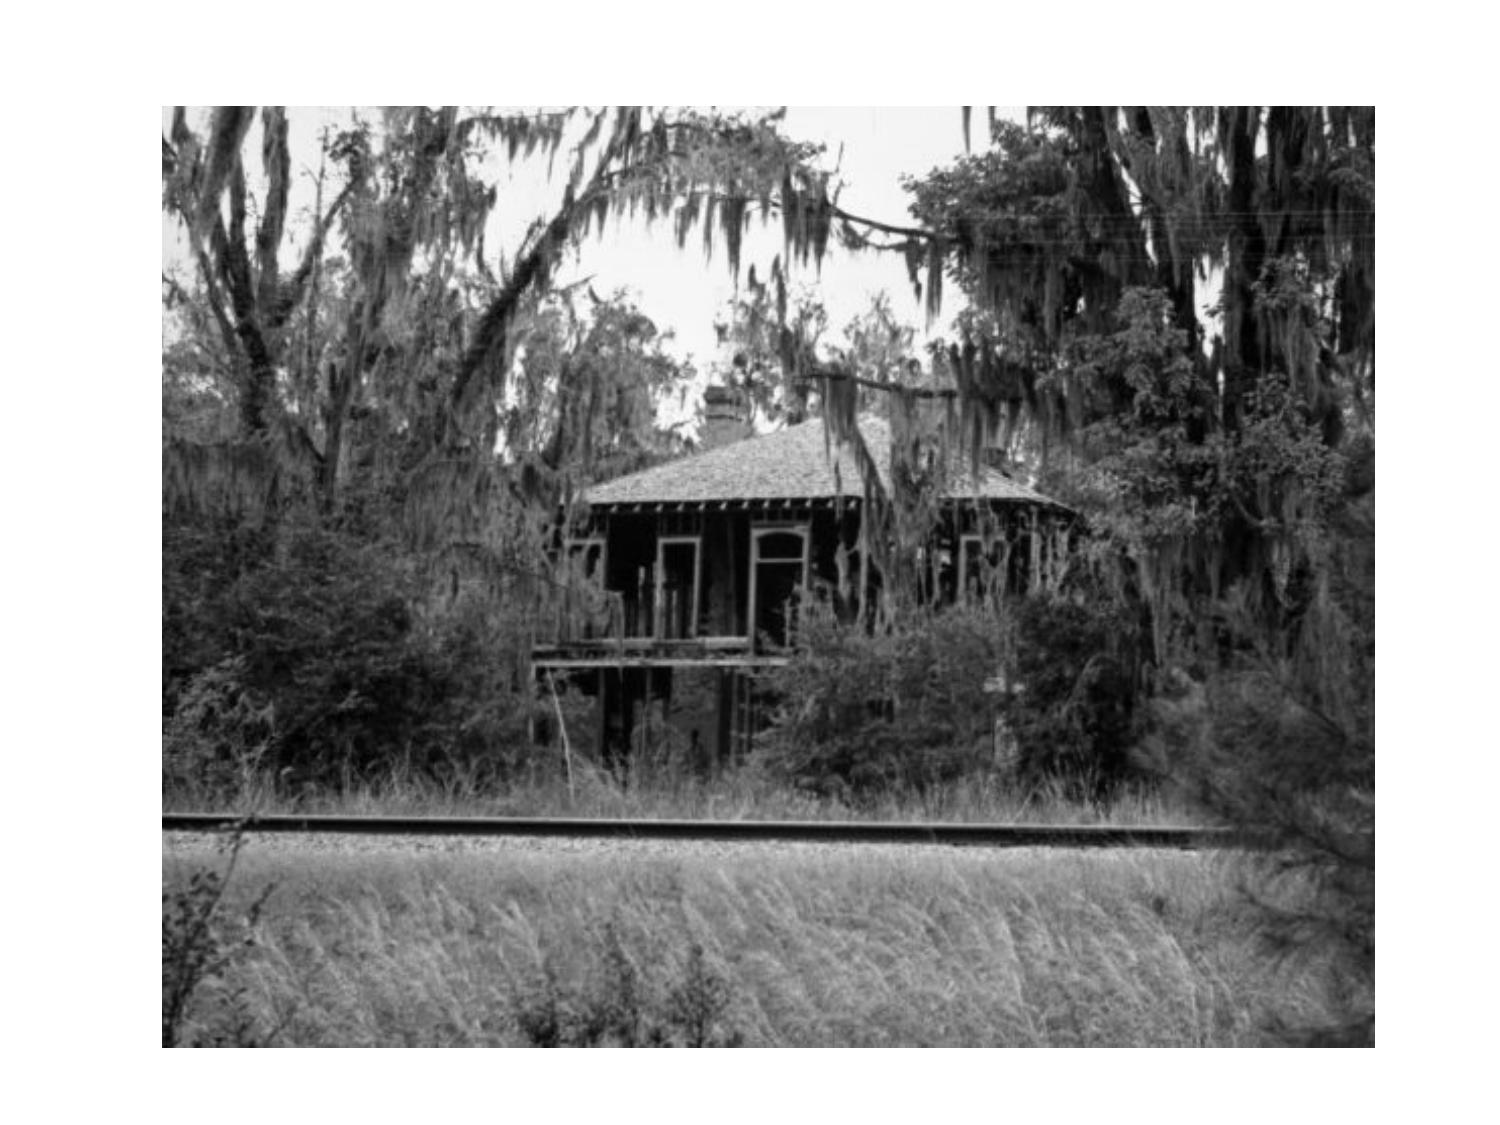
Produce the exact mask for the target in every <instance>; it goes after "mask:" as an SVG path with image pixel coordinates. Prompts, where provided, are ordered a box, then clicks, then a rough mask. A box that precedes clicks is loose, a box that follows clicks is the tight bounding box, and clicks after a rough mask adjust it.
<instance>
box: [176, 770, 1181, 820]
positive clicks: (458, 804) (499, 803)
mask: <svg viewBox="0 0 1500 1125" xmlns="http://www.w3.org/2000/svg"><path fill="white" fill-rule="evenodd" d="M577 765H578V769H577V772H576V774H575V776H574V779H573V784H572V785H571V786H569V784H568V783H567V781H566V780H565V779H564V778H561V777H557V776H551V775H542V776H538V777H533V778H530V779H522V780H519V781H517V782H515V783H513V784H511V785H508V786H506V787H504V788H503V789H500V790H498V791H493V790H489V789H487V788H485V787H484V786H481V785H478V784H474V783H472V782H470V781H468V780H466V779H463V778H455V779H452V780H450V781H449V782H448V783H447V784H439V783H436V782H432V781H424V780H419V779H415V778H410V777H402V776H400V775H395V776H392V777H390V778H388V779H386V780H384V781H382V782H378V783H373V784H356V785H351V786H349V787H348V788H346V789H343V790H340V791H338V792H324V793H312V794H303V795H298V796H292V795H288V794H286V793H283V792H278V791H277V790H276V788H275V787H274V786H272V785H269V784H266V783H263V782H258V783H253V784H252V785H251V786H250V787H249V788H247V789H245V790H242V791H241V792H240V793H238V794H235V795H234V796H233V797H226V796H225V795H223V794H220V793H210V792H197V791H193V790H190V789H178V790H175V791H170V792H167V793H165V794H164V796H163V809H164V811H168V812H201V811H232V812H246V811H251V810H253V811H255V812H258V813H262V814H270V813H293V812H299V813H325V814H341V815H368V816H379V815H389V816H396V815H404V816H559V817H563V816H570V817H571V816H578V817H600V818H603V817H629V818H643V819H669V820H670V819H704V820H857V821H936V822H941V823H974V822H995V823H1020V824H1116V825H1132V824H1194V823H1198V822H1199V820H1198V819H1197V818H1195V817H1194V816H1193V815H1192V814H1191V813H1190V812H1189V811H1188V810H1187V809H1186V808H1185V807H1183V806H1181V805H1179V804H1176V803H1174V802H1173V801H1171V800H1170V799H1168V798H1164V797H1162V796H1160V795H1158V794H1155V793H1151V792H1145V791H1132V792H1126V793H1124V794H1122V795H1120V796H1119V797H1118V798H1117V799H1116V800H1115V801H1113V802H1111V803H1110V804H1108V805H1090V804H1083V803H1079V802H1075V801H1069V800H1066V799H1065V798H1063V797H1062V796H1061V795H1060V794H1059V793H1058V792H1055V791H1047V790H1027V789H1022V788H1018V787H1015V786H1011V785H1007V784H1005V783H1003V782H1002V781H1000V780H998V779H997V778H993V777H973V778H969V779H966V780H964V781H961V782H957V783H954V784H950V785H945V786H938V787H934V788H932V789H929V790H927V791H926V792H923V793H914V792H908V793H903V794H897V795H891V796H886V797H883V798H880V799H878V800H874V801H870V802H866V803H863V804H859V805H852V806H851V805H847V804H843V803H841V802H839V801H836V800H819V799H817V798H814V797H812V796H809V795H805V794H801V793H797V792H795V791H792V790H789V789H788V788H787V787H786V786H785V785H783V784H778V783H776V782H775V781H773V780H771V779H769V778H767V777H766V776H764V775H763V774H761V773H759V772H757V771H756V770H754V769H740V770H737V771H732V772H729V773H725V774H723V775H721V776H719V777H717V778H714V779H712V780H704V779H700V778H694V777H691V776H684V775H683V774H682V773H681V772H670V773H669V772H663V773H661V774H659V775H656V774H650V773H642V774H638V775H637V776H635V777H633V778H630V779H628V781H627V782H624V783H622V782H621V781H619V780H617V779H615V778H614V777H613V776H611V775H610V774H607V773H605V772H603V771H600V770H596V769H593V768H591V767H588V766H586V765H584V764H583V763H577Z"/></svg>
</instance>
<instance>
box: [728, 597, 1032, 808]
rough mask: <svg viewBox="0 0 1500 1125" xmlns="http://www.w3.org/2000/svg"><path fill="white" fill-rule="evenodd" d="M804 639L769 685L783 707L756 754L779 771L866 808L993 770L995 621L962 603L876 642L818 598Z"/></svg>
mask: <svg viewBox="0 0 1500 1125" xmlns="http://www.w3.org/2000/svg"><path fill="white" fill-rule="evenodd" d="M799 640H800V641H801V647H800V649H799V651H798V653H797V654H796V655H795V656H794V657H793V659H792V661H791V663H790V664H788V665H787V666H786V667H784V668H781V669H778V670H777V671H776V672H775V673H773V674H771V675H769V676H768V677H767V678H766V686H767V687H768V688H769V691H770V694H771V695H773V696H774V697H776V698H778V699H779V705H778V707H777V710H776V712H775V714H774V716H773V720H772V725H771V727H770V729H769V730H768V731H767V732H766V733H765V734H763V735H762V736H761V738H760V740H759V742H758V745H757V750H756V759H757V761H758V762H759V763H760V764H761V765H762V766H764V768H766V769H767V770H768V771H769V772H770V773H771V774H772V775H773V776H776V777H780V778H782V779H785V780H788V781H791V782H792V783H793V784H795V785H796V786H797V787H798V788H801V789H804V790H807V791H810V792H812V793H815V794H817V795H818V796H821V797H834V798H838V799H840V800H843V801H845V802H846V803H857V802H859V801H862V800H867V799H872V798H876V797H878V796H881V795H889V794H891V793H901V792H922V791H924V790H926V789H927V788H929V787H931V786H933V785H935V784H940V783H944V782H949V781H952V780H954V779H956V778H958V777H960V776H963V775H965V774H972V773H978V772H982V771H984V770H986V769H987V768H989V767H990V766H991V764H992V761H993V733H994V723H993V715H994V704H993V701H992V700H991V699H990V698H989V697H987V696H986V695H985V693H984V683H985V679H986V678H987V677H988V676H990V675H992V674H993V673H994V671H995V670H996V669H997V668H998V667H999V666H1000V654H1001V652H1002V649H1003V636H1002V633H1001V631H1000V630H999V628H998V627H997V626H996V624H995V622H994V620H993V619H992V618H990V617H989V616H988V615H987V614H985V613H983V612H981V611H977V610H974V609H970V608H968V607H953V608H950V609H947V610H944V611H941V612H936V613H931V614H924V615H922V616H920V617H913V618H912V619H910V620H908V621H906V622H903V623H900V624H898V625H896V626H895V627H893V628H892V629H890V630H889V631H888V632H883V633H878V634H874V635H870V634H867V633H866V632H865V631H864V629H863V628H862V627H861V626H860V625H859V624H857V623H855V624H846V623H843V622H841V621H839V620H838V618H837V617H836V616H835V615H834V613H833V612H832V610H831V609H830V608H829V607H828V606H827V605H826V604H825V603H821V602H812V603H810V604H808V605H807V606H806V607H805V609H804V614H803V620H802V625H801V627H800V631H799Z"/></svg>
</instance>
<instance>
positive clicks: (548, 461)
mask: <svg viewBox="0 0 1500 1125" xmlns="http://www.w3.org/2000/svg"><path fill="white" fill-rule="evenodd" d="M587 295H588V298H589V301H588V307H587V310H586V312H585V313H580V311H579V309H578V307H577V304H578V303H577V301H576V300H575V297H574V294H573V293H572V292H571V291H562V292H559V293H556V294H553V295H551V296H549V297H548V298H546V299H545V300H542V301H538V302H536V303H535V307H534V308H533V309H531V310H529V311H528V312H527V314H526V315H525V316H524V317H523V318H520V319H518V323H517V335H518V337H519V349H520V350H519V358H518V362H517V364H516V368H515V372H514V375H513V381H512V393H511V394H510V396H509V397H508V401H507V404H506V406H505V408H504V410H503V412H502V416H501V432H502V441H503V445H504V449H505V452H506V455H507V456H508V457H509V458H510V459H512V460H515V461H523V460H530V461H532V462H533V463H535V464H536V465H538V467H539V468H541V469H543V470H544V471H546V472H548V473H550V474H555V475H557V476H559V477H561V476H563V475H565V474H566V475H568V476H570V477H572V478H573V480H574V482H576V484H577V485H578V486H580V487H581V486H583V485H585V484H588V483H590V482H592V481H594V480H601V479H609V478H611V477H616V476H620V475H622V474H624V473H629V472H635V471H637V470H639V469H643V468H648V467H649V466H651V465H653V464H656V463H658V462H660V461H662V460H665V459H668V458H670V457H672V456H674V455H680V454H681V453H683V452H684V451H685V450H686V442H685V439H684V438H683V437H682V436H681V435H680V434H678V433H677V432H676V430H675V428H673V429H662V428H661V427H660V426H659V425H658V422H657V414H658V410H659V408H660V407H661V406H662V405H663V404H664V403H666V402H667V401H669V399H670V397H671V396H672V395H673V393H674V392H678V393H685V389H686V387H687V386H688V385H689V384H690V383H691V382H692V381H693V371H692V368H691V367H690V366H686V365H683V364H680V363H679V362H678V361H676V360H675V359H673V358H672V357H671V356H670V355H669V354H668V353H667V352H666V351H665V350H663V345H664V344H665V343H666V342H667V338H668V336H667V335H666V334H663V333H661V332H659V331H658V330H657V327H656V325H655V324H654V323H652V321H651V319H650V318H649V317H647V316H646V315H645V314H644V313H642V312H641V310H640V309H639V308H638V307H637V306H636V305H635V303H634V302H633V301H631V300H630V298H629V297H628V295H627V294H626V293H624V292H623V291H621V292H617V293H614V294H612V295H610V296H609V297H608V298H601V297H599V296H597V295H596V294H595V293H594V291H593V290H592V289H589V290H588V291H587Z"/></svg>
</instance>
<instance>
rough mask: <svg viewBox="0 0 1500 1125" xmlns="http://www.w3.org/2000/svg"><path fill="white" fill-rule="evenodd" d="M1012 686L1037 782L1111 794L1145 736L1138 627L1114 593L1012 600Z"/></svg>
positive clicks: (1008, 711) (1025, 762)
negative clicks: (1139, 716)
mask: <svg viewBox="0 0 1500 1125" xmlns="http://www.w3.org/2000/svg"><path fill="white" fill-rule="evenodd" d="M1010 612H1011V619H1012V622H1013V625H1012V628H1013V633H1014V642H1013V653H1014V655H1013V658H1012V665H1011V666H1012V668H1013V670H1014V672H1013V681H1012V690H1011V691H1010V692H1008V693H1007V694H1006V696H1005V698H1004V703H1003V712H1004V715H1005V719H1006V722H1007V724H1008V726H1009V728H1010V731H1011V734H1012V735H1013V736H1014V738H1015V739H1016V742H1017V744H1018V749H1019V762H1018V766H1019V773H1020V776H1021V779H1022V780H1023V781H1024V782H1025V783H1026V784H1028V785H1030V786H1034V787H1035V786H1056V785H1061V786H1062V787H1063V790H1064V792H1065V793H1066V795H1067V796H1069V797H1070V798H1073V799H1085V798H1087V799H1093V800H1100V799H1103V798H1106V797H1108V796H1109V795H1110V794H1111V793H1112V792H1114V790H1115V789H1116V788H1117V787H1118V786H1119V784H1120V783H1121V782H1122V781H1124V780H1125V779H1126V778H1127V776H1128V775H1129V772H1130V767H1129V758H1128V754H1127V752H1128V750H1129V747H1130V745H1131V743H1132V742H1134V740H1135V738H1136V736H1137V723H1136V675H1135V668H1136V666H1137V663H1138V660H1139V657H1138V653H1137V648H1138V633H1137V630H1136V628H1135V627H1134V622H1132V621H1131V620H1130V619H1129V618H1128V617H1127V616H1126V615H1125V614H1124V613H1123V612H1122V611H1121V610H1119V609H1117V608H1115V607H1114V606H1113V605H1111V604H1109V603H1100V602H1096V601H1093V600H1076V601H1075V600H1071V599H1064V598H1060V597H1050V596H1036V597H1030V598H1020V599H1016V600H1014V601H1013V602H1011V603H1010Z"/></svg>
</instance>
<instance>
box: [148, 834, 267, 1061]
mask: <svg viewBox="0 0 1500 1125" xmlns="http://www.w3.org/2000/svg"><path fill="white" fill-rule="evenodd" d="M243 843H244V833H243V831H242V830H240V829H236V830H235V831H234V833H233V835H232V836H231V837H230V841H229V843H228V845H227V850H228V853H229V856H228V861H227V862H226V864H225V866H224V870H223V871H222V872H218V871H214V870H212V869H210V868H200V869H198V870H196V871H194V872H193V873H192V874H191V875H190V876H189V878H188V880H187V883H186V884H185V885H183V886H180V887H178V888H176V889H173V890H163V891H162V895H161V1045H162V1046H163V1047H262V1046H265V1045H266V1044H267V1042H268V1040H269V1039H270V1038H271V1036H269V1035H265V1034H263V1033H262V1031H261V1030H260V1027H259V1023H258V1021H257V1020H256V1019H255V1018H254V1016H253V1015H252V1013H251V1012H250V1010H249V1006H248V1004H247V1002H246V997H245V990H244V988H243V986H240V985H235V984H232V983H230V981H229V976H230V971H231V970H232V969H234V968H235V967H236V964H237V962H239V961H240V960H241V959H242V958H243V957H244V955H245V953H246V951H247V950H248V949H249V948H250V947H251V946H253V945H254V941H255V938H254V931H255V927H256V924H257V923H258V921H259V920H260V915H261V911H262V909H263V908H264V906H265V903H266V900H267V898H269V897H270V894H271V891H272V889H273V888H272V887H270V886H267V887H266V888H265V890H264V891H262V892H261V894H260V896H259V897H258V898H257V899H255V901H253V902H252V903H251V904H250V906H249V908H248V909H247V910H246V911H245V912H244V913H243V914H242V915H239V916H235V915H233V914H231V912H230V911H229V910H228V909H227V907H226V905H225V895H226V892H227V891H228V889H229V882H230V879H231V877H232V876H233V874H234V869H235V865H236V863H238V861H239V855H240V848H241V846H242V845H243Z"/></svg>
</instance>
